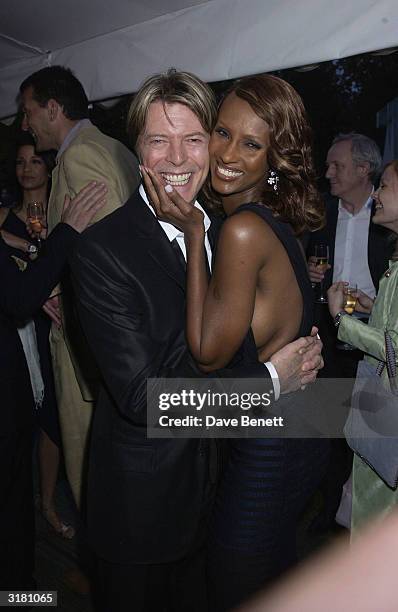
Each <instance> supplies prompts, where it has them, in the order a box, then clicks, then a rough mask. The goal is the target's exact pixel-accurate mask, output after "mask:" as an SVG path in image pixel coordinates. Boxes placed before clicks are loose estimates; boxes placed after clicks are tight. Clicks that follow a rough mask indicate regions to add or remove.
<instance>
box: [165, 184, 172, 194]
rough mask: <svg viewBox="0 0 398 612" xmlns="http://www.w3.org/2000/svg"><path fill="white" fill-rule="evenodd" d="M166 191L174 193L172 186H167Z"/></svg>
mask: <svg viewBox="0 0 398 612" xmlns="http://www.w3.org/2000/svg"><path fill="white" fill-rule="evenodd" d="M164 190H165V191H167V193H172V192H173V188H172V186H171V185H166V187H165V188H164Z"/></svg>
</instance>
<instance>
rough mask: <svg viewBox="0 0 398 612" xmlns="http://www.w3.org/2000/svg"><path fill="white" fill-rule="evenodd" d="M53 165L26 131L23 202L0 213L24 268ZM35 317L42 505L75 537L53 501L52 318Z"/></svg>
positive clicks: (23, 330) (31, 361) (25, 332)
mask: <svg viewBox="0 0 398 612" xmlns="http://www.w3.org/2000/svg"><path fill="white" fill-rule="evenodd" d="M53 167H54V156H53V155H52V154H51V153H36V151H35V146H34V141H33V139H32V138H31V136H30V135H29V134H27V133H24V134H23V135H22V136H21V140H20V141H19V144H18V148H17V156H16V162H15V174H16V178H17V182H18V185H19V188H20V204H19V205H18V206H16V207H15V208H13V209H12V210H10V209H3V210H2V211H1V212H2V216H1V218H0V223H1V221H2V224H1V230H0V231H1V235H2V238H3V240H4V241H5V242H6V244H7V245H8V249H9V253H10V256H11V257H13V258H14V260H15V261H16V265H17V264H18V263H19V265H20V266H22V267H23V266H24V259H25V260H28V258H30V259H32V258H35V257H36V256H37V253H38V250H39V247H40V234H41V233H42V230H43V228H44V227H45V219H46V208H47V199H48V194H49V191H50V189H49V186H50V177H51V171H52V168H53ZM29 223H30V226H31V230H32V233H33V234H35V235H37V240H34V239H33V240H32V238H31V236H30V234H29V233H28V231H27V229H26V225H27V224H28V225H29ZM32 265H34V264H32ZM33 322H34V324H33V325H32V322H31V321H21V322H20V323H21V324H20V327H19V333H20V337H21V341H22V344H23V345H24V350H25V355H26V360H27V362H28V365H29V369H30V373H31V380H32V386H33V387H35V389H34V390H36V398H35V399H36V406H37V408H38V422H39V427H40V434H39V441H38V457H39V474H40V501H39V505H40V510H41V513H42V515H43V517H44V518H45V519H46V521H47V522H48V523H49V525H51V527H52V528H53V529H54V530H55V531H56V532H57V533H58V534H60V535H61V536H63V537H64V538H68V539H70V538H72V537H73V536H74V529H73V527H71V526H70V525H66V524H64V523H63V522H62V521H61V520H60V518H59V517H58V514H57V511H56V509H55V501H54V494H55V486H56V482H57V475H58V467H59V456H60V451H59V448H60V446H61V437H60V430H59V423H58V409H57V404H56V398H55V391H54V382H53V373H52V365H51V357H50V352H49V344H48V335H49V330H50V319H49V318H48V317H47V316H46V315H45V314H44V313H43V312H40V311H39V312H38V313H37V315H36V316H35V318H34V320H33ZM35 339H36V340H37V347H36V346H35V345H36V342H35ZM40 374H41V376H40ZM40 378H42V380H40ZM43 385H44V388H43Z"/></svg>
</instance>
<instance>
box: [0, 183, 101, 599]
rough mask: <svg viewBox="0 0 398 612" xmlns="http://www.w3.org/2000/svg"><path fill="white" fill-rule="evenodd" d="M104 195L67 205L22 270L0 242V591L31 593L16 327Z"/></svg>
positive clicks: (26, 442)
mask: <svg viewBox="0 0 398 612" xmlns="http://www.w3.org/2000/svg"><path fill="white" fill-rule="evenodd" d="M105 192H106V189H105V186H103V185H102V186H100V185H90V186H88V187H87V188H86V189H84V190H82V192H81V193H80V194H78V196H77V197H76V198H75V199H74V200H73V206H71V203H70V202H69V204H67V206H65V209H64V212H63V216H62V221H63V222H62V223H60V224H59V225H58V226H57V227H56V228H55V229H54V231H53V232H52V233H51V235H50V236H49V238H48V240H47V241H46V255H45V256H41V257H40V258H39V259H38V261H37V262H35V263H34V264H32V265H29V264H26V268H25V269H23V268H24V267H25V266H24V264H25V263H26V262H24V261H23V260H17V261H16V260H15V259H13V258H12V257H11V256H10V253H9V251H8V248H7V246H6V245H5V243H4V242H3V240H0V264H1V288H0V345H1V351H0V382H1V394H2V396H1V431H0V590H10V589H13V590H25V589H32V588H34V582H33V579H32V573H33V560H34V513H33V482H32V452H33V448H32V444H33V425H34V421H35V419H34V400H33V393H32V386H31V382H30V378H29V371H28V366H27V363H26V360H25V355H24V352H23V348H22V344H21V341H20V338H19V335H18V332H17V323H16V321H24V320H27V319H30V318H31V317H32V316H33V315H34V313H35V312H36V311H37V310H38V309H39V308H40V307H41V306H42V304H43V303H44V302H45V300H46V299H47V298H48V296H49V295H50V293H51V291H52V289H53V288H54V286H55V285H56V284H57V282H58V281H59V279H60V276H61V273H62V270H63V268H64V266H65V264H66V260H67V256H68V253H69V251H70V249H71V248H72V245H74V244H75V241H76V238H77V237H78V235H79V233H80V232H81V231H82V230H83V229H85V228H86V226H87V224H88V223H89V221H90V220H91V218H92V217H93V215H94V214H96V212H97V211H98V210H99V209H100V207H101V206H102V205H103V204H104V202H105V200H104V199H103V198H104V194H105ZM97 196H99V197H97ZM17 264H19V266H18V265H17Z"/></svg>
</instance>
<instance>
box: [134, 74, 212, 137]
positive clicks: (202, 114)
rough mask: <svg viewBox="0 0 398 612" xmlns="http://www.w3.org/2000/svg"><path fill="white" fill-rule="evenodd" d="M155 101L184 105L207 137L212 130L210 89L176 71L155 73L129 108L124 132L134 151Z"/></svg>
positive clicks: (144, 84) (147, 80) (201, 82)
mask: <svg viewBox="0 0 398 612" xmlns="http://www.w3.org/2000/svg"><path fill="white" fill-rule="evenodd" d="M158 100H160V101H161V102H162V103H163V104H184V106H187V107H188V108H189V109H190V110H191V111H192V112H193V113H194V114H195V115H196V116H197V118H198V119H199V121H200V123H201V126H202V127H203V129H204V130H205V131H206V132H207V133H208V134H210V132H211V131H212V129H213V126H214V124H215V121H216V117H217V108H216V101H215V97H214V94H213V92H212V90H211V89H210V87H209V86H208V85H206V83H204V82H203V81H201V80H200V79H199V78H198V77H196V76H195V75H193V74H191V73H190V72H179V71H177V70H175V68H170V69H169V70H168V71H167V72H166V73H161V74H155V75H153V76H151V77H149V78H148V79H146V81H144V83H143V84H142V86H141V87H140V89H139V91H138V92H137V94H136V95H135V97H134V99H133V101H132V103H131V105H130V109H129V112H128V116H127V132H128V134H129V137H130V142H131V144H132V146H133V147H134V148H135V149H136V147H137V141H138V138H139V136H140V134H141V133H142V132H143V130H144V128H145V123H146V119H147V115H148V110H149V107H150V105H151V104H152V103H153V102H157V101H158Z"/></svg>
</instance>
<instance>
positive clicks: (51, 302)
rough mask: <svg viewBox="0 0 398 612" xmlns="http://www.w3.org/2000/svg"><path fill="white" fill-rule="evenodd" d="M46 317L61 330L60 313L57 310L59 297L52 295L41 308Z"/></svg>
mask: <svg viewBox="0 0 398 612" xmlns="http://www.w3.org/2000/svg"><path fill="white" fill-rule="evenodd" d="M42 308H43V310H44V312H45V313H46V315H48V316H49V317H50V319H51V321H52V322H53V323H55V325H56V326H57V327H58V329H60V328H61V325H62V320H61V312H60V309H59V296H58V295H54V297H52V298H48V300H47V302H44V304H43V306H42Z"/></svg>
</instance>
